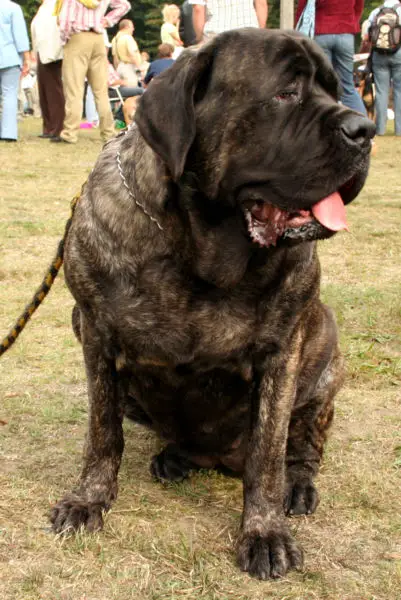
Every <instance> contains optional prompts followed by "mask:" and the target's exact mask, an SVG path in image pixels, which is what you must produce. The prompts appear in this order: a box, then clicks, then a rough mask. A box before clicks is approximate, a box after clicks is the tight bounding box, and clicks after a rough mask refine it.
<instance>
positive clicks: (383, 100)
mask: <svg viewBox="0 0 401 600" xmlns="http://www.w3.org/2000/svg"><path fill="white" fill-rule="evenodd" d="M383 7H386V8H392V9H394V10H395V11H396V13H397V15H398V19H399V23H401V4H400V3H399V2H398V1H397V0H386V1H385V2H384V4H382V5H381V6H379V7H378V8H376V9H375V10H373V11H372V12H371V13H370V15H369V17H368V23H367V28H366V29H367V32H366V35H365V41H366V40H369V37H370V36H369V33H370V31H371V28H372V25H374V23H375V20H376V17H377V15H378V13H379V11H380V10H381V8H383ZM372 73H373V79H374V83H375V91H376V96H375V109H376V134H377V135H384V134H385V133H386V125H387V114H388V112H387V111H388V104H389V93H390V86H391V84H392V86H393V105H394V128H395V135H397V136H401V48H399V49H398V50H396V52H394V53H391V52H389V53H383V52H380V51H379V50H378V49H376V48H375V46H374V45H372Z"/></svg>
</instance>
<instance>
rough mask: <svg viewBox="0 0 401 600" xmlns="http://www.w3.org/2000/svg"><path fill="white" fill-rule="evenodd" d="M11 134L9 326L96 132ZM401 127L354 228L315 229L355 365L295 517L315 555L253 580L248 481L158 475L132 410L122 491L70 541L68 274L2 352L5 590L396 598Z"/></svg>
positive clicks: (76, 360)
mask: <svg viewBox="0 0 401 600" xmlns="http://www.w3.org/2000/svg"><path fill="white" fill-rule="evenodd" d="M21 133H22V136H21V142H20V143H19V144H17V145H2V146H0V296H1V302H0V330H1V331H3V333H4V334H5V333H6V332H7V330H8V328H9V327H10V326H11V325H12V323H13V322H14V320H15V318H16V317H17V316H18V315H19V313H20V311H21V309H22V308H23V307H24V306H25V304H26V303H27V302H28V301H29V300H30V298H31V296H32V294H33V292H34V291H35V289H36V288H37V286H38V284H39V283H40V281H41V278H42V275H43V273H44V272H45V270H46V268H47V266H48V265H49V263H50V261H51V259H52V258H53V255H54V253H55V249H56V247H57V243H58V241H59V239H60V237H61V236H62V234H63V231H64V225H65V221H66V219H67V218H68V216H69V213H70V206H69V205H70V200H71V198H72V197H73V195H74V194H75V193H76V192H77V191H78V190H79V189H80V187H81V184H82V183H83V181H84V180H85V178H86V177H87V175H88V173H89V171H90V169H91V167H92V165H93V163H94V161H95V160H96V156H97V154H98V152H99V151H100V148H101V144H100V141H99V140H98V132H97V131H92V132H90V131H83V132H82V134H81V135H82V137H81V139H80V142H79V145H78V146H76V147H75V146H74V147H69V146H62V147H59V146H58V145H56V147H54V146H55V145H52V144H50V143H49V142H48V141H46V140H40V139H38V138H37V137H36V135H37V134H38V133H39V122H38V121H36V120H34V119H27V120H25V121H24V122H23V123H22V124H21ZM400 156H401V140H399V139H396V138H394V137H392V136H386V137H385V138H380V139H379V141H378V151H377V155H376V156H375V157H374V158H373V159H372V168H371V174H370V177H369V180H368V183H367V185H366V187H365V189H364V191H363V192H362V194H361V196H360V198H359V199H358V200H357V201H356V202H354V203H353V204H352V205H351V206H350V207H349V208H348V210H347V212H348V216H349V222H350V229H351V233H350V234H338V235H337V236H336V237H335V238H333V239H331V240H328V241H327V242H323V243H321V244H320V256H321V261H322V271H323V280H322V296H323V298H324V300H325V301H326V302H327V303H328V304H330V305H331V306H332V307H333V308H334V310H335V312H336V315H337V320H338V323H339V327H340V340H341V346H342V349H343V352H344V354H345V357H346V361H347V369H348V376H347V380H346V384H345V386H344V389H343V390H342V392H341V393H340V394H339V396H338V399H337V411H336V418H335V422H334V426H333V429H332V435H331V438H330V441H329V444H328V446H327V451H326V455H325V461H324V464H323V466H322V469H321V473H320V475H319V478H318V487H319V491H320V494H321V504H320V506H319V508H318V510H317V512H316V514H315V515H313V516H311V517H308V518H299V519H292V520H290V526H291V529H292V530H293V532H294V533H295V535H296V537H297V539H298V540H299V542H300V543H301V544H302V546H303V547H304V550H305V568H304V570H303V572H301V573H290V574H289V575H288V576H287V577H285V578H284V579H283V580H280V581H275V582H259V581H255V580H253V579H251V578H249V577H248V575H246V574H244V573H241V572H240V571H239V570H238V568H237V567H236V565H235V554H234V551H233V549H234V544H235V539H236V533H237V531H238V527H239V524H240V518H241V509H242V489H241V482H240V481H239V480H237V479H233V478H227V477H224V476H223V475H221V474H218V473H215V472H210V471H206V470H204V471H201V472H200V473H197V474H196V475H194V476H193V477H192V478H191V479H190V480H189V481H186V482H184V483H182V484H180V485H166V486H162V485H159V484H157V483H155V482H154V481H153V480H152V479H151V476H150V474H149V461H150V457H151V456H152V455H153V454H154V453H155V452H156V451H157V449H158V447H159V445H158V444H159V443H158V441H157V440H156V439H155V437H154V436H153V435H152V434H151V433H150V432H148V431H146V430H144V429H142V428H141V427H139V426H137V425H134V424H132V423H125V426H124V427H125V433H126V450H125V454H124V458H123V464H122V468H121V473H120V478H119V482H120V492H119V497H118V500H117V502H116V503H115V505H114V506H113V509H112V510H111V512H110V513H109V514H108V515H107V517H106V522H105V528H104V531H102V532H100V533H97V534H87V533H85V532H79V533H78V534H77V535H75V536H71V537H69V538H67V539H63V538H59V537H57V536H54V535H53V534H52V533H51V532H50V530H49V521H48V513H49V510H50V507H51V505H52V504H53V503H54V502H56V501H57V500H58V499H59V498H60V497H61V496H62V495H63V493H64V492H65V491H67V490H69V489H70V488H71V487H72V486H73V485H74V483H75V481H76V480H77V477H78V474H79V471H80V464H81V454H82V449H83V444H84V436H85V428H86V419H87V403H86V383H85V374H84V369H83V364H82V356H81V349H80V347H79V345H78V343H77V342H76V341H75V339H74V336H73V333H72V330H71V327H70V313H71V307H72V305H73V301H72V298H71V297H70V295H69V293H68V291H67V289H66V287H65V284H64V278H63V275H62V273H61V274H60V276H59V278H58V279H57V280H56V283H55V285H54V288H53V290H52V292H51V293H50V294H49V296H48V297H47V299H46V300H45V302H44V304H43V305H42V306H41V307H40V309H39V310H38V312H37V313H36V314H35V315H34V316H33V318H32V321H31V322H30V323H29V324H28V326H27V328H26V330H25V331H24V333H23V334H22V335H21V337H20V338H19V340H18V341H17V343H16V344H15V345H14V346H13V348H12V349H11V350H10V351H9V352H7V353H6V354H5V355H4V356H3V357H2V359H1V360H0V398H1V404H0V598H1V599H2V600H3V599H4V600H131V599H132V600H179V599H191V600H197V599H198V598H199V599H206V600H245V599H247V600H248V599H249V600H266V599H274V600H400V599H401V530H400V483H401V435H400V433H401V418H400V401H401V385H400V383H401V364H400V357H401V318H400V317H401V313H400V308H401V266H400V256H401V236H400V229H401V182H400V177H399V173H400Z"/></svg>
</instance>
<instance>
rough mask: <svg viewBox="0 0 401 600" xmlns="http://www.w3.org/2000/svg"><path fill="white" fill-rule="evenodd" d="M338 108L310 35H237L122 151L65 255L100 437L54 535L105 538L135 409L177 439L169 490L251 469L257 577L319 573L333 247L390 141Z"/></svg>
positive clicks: (179, 78)
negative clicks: (312, 545)
mask: <svg viewBox="0 0 401 600" xmlns="http://www.w3.org/2000/svg"><path fill="white" fill-rule="evenodd" d="M338 96H339V89H338V83H337V79H336V77H335V75H334V73H333V71H332V69H331V67H330V65H329V64H328V62H327V61H326V59H325V57H324V56H323V54H322V52H321V51H320V50H319V49H318V48H317V46H315V45H314V44H313V43H312V42H310V41H309V40H307V39H304V38H303V37H301V36H298V35H296V34H291V33H284V32H279V31H265V30H256V29H252V30H247V29H244V30H241V31H232V32H228V33H224V34H222V35H220V36H218V37H216V38H215V39H214V40H213V41H212V42H210V43H209V44H207V45H205V46H204V47H203V48H202V49H201V50H200V51H199V52H198V53H191V52H187V53H184V54H183V55H182V56H181V57H180V58H179V59H178V60H177V62H176V63H175V65H174V66H173V67H172V68H171V69H169V70H168V71H166V72H165V73H163V74H162V75H161V76H160V77H158V78H157V79H156V80H155V81H154V82H153V83H152V85H151V86H150V87H149V89H148V91H147V92H146V94H145V95H144V96H143V98H142V100H141V102H140V106H139V108H138V111H137V114H136V126H135V127H134V128H133V129H132V130H130V131H129V132H128V133H127V134H126V135H122V136H119V137H118V138H116V139H114V140H112V141H111V142H110V143H108V144H107V145H106V146H105V148H104V150H103V152H102V153H101V155H100V157H99V159H98V161H97V163H96V166H95V168H94V170H93V172H92V173H91V175H90V177H89V180H88V183H87V185H86V187H85V189H84V192H83V195H82V198H81V200H80V202H79V204H78V206H77V209H76V213H75V216H74V219H73V224H72V227H71V230H70V234H69V237H68V241H67V244H66V250H65V274H66V279H67V283H68V285H69V287H70V289H71V292H72V294H73V296H74V298H75V300H76V303H77V306H76V308H75V310H74V319H73V321H74V328H75V331H76V333H77V335H78V337H79V338H80V339H81V340H82V346H83V353H84V358H85V365H86V372H87V378H88V391H89V430H88V437H87V444H86V450H85V456H84V465H83V470H82V475H81V479H80V482H79V484H78V486H77V487H76V488H75V489H74V490H73V491H72V493H70V494H67V495H66V496H65V497H64V498H63V499H62V500H61V501H60V502H59V503H58V504H57V505H56V506H55V508H54V509H53V512H52V522H53V526H54V529H55V531H57V532H62V531H65V530H69V529H77V528H79V527H80V526H81V525H85V526H86V527H87V528H88V529H89V530H94V529H98V528H100V527H101V526H102V514H103V511H105V510H107V509H108V508H109V507H110V505H111V503H112V501H113V500H115V498H116V496H117V474H118V469H119V466H120V463H121V457H122V453H123V448H124V439H123V429H122V421H123V418H124V415H125V416H127V417H130V418H131V419H134V420H135V421H137V422H139V423H143V424H146V425H147V426H149V427H150V428H152V429H153V430H155V431H156V432H157V434H158V435H159V436H160V437H161V438H162V439H164V440H165V442H166V445H165V448H164V450H163V451H162V452H161V453H160V454H159V455H157V456H155V457H154V458H153V459H152V463H151V471H152V473H153V475H154V476H155V477H156V478H157V479H159V480H161V481H166V480H167V481H172V480H173V481H177V480H181V479H183V478H184V477H187V476H188V474H189V471H190V470H191V469H194V468H196V467H197V466H198V467H199V466H202V467H205V466H206V467H214V466H219V465H223V466H225V467H228V468H230V469H232V470H234V471H237V472H241V473H242V476H243V484H244V511H243V518H242V526H241V531H240V535H239V542H238V562H239V565H240V567H241V569H243V570H245V571H249V572H250V573H252V574H253V575H256V576H257V577H260V578H262V579H265V578H268V577H279V576H282V575H284V574H285V573H286V571H287V570H288V569H291V568H294V567H299V566H300V565H301V562H302V554H301V551H300V550H299V548H298V547H297V545H296V543H295V541H294V540H293V538H292V536H291V534H290V532H289V528H288V526H287V523H286V519H285V514H309V513H312V512H313V511H314V510H315V508H316V506H317V503H318V495H317V491H316V488H315V485H314V483H313V479H314V477H315V475H316V473H317V471H318V467H319V463H320V460H321V456H322V449H323V445H324V442H325V438H326V432H327V429H328V427H329V425H330V422H331V420H332V416H333V397H334V395H335V393H336V392H337V390H338V389H339V387H340V384H341V380H342V362H341V358H340V353H339V350H338V346H337V334H336V326H335V322H334V318H333V315H332V313H331V311H330V310H329V309H328V308H327V307H326V306H325V305H323V304H322V303H321V302H320V300H319V279H320V267H319V261H318V258H317V254H316V242H315V240H317V239H322V238H328V237H330V236H331V235H333V233H334V232H335V231H336V230H338V229H341V228H344V227H345V212H344V204H343V203H345V204H348V203H349V202H351V201H352V200H353V199H354V198H355V197H356V196H357V194H358V193H359V191H360V190H361V188H362V186H363V184H364V181H365V178H366V175H367V170H368V162H369V151H370V146H371V140H370V138H371V137H372V136H373V134H374V126H373V124H372V123H371V122H370V121H368V120H367V119H365V118H363V117H362V116H361V115H358V114H357V113H354V112H352V111H350V110H348V109H345V108H344V107H342V106H340V105H339V104H338V103H337V100H338ZM338 260H341V255H339V257H338Z"/></svg>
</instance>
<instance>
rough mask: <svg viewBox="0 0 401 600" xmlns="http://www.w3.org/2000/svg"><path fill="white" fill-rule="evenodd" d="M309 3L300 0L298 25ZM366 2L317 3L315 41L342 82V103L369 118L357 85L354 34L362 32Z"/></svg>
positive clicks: (333, 0) (338, 0)
mask: <svg viewBox="0 0 401 600" xmlns="http://www.w3.org/2000/svg"><path fill="white" fill-rule="evenodd" d="M306 4H307V0H299V2H298V7H297V12H296V16H295V20H296V22H298V20H299V18H300V16H301V13H302V11H303V10H304V8H305V6H306ZM363 5H364V0H316V4H315V10H316V15H315V36H314V39H315V41H316V42H317V43H318V44H319V46H320V47H321V48H322V49H323V50H324V52H325V54H326V56H327V58H328V59H329V60H330V62H331V63H332V65H333V68H334V70H335V71H336V73H337V75H338V76H339V78H340V81H341V85H342V88H343V94H342V96H341V102H342V103H343V104H344V105H345V106H347V107H348V108H351V109H353V110H356V111H358V112H360V113H362V114H363V115H366V109H365V106H364V104H363V102H362V99H361V97H360V95H359V94H358V92H357V90H356V88H355V85H354V75H353V73H354V53H355V34H356V33H358V32H359V30H360V26H359V22H360V20H361V16H362V11H363Z"/></svg>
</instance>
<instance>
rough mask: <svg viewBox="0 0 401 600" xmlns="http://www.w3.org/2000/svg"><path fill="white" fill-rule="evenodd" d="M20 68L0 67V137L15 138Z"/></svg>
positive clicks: (16, 133) (16, 134) (16, 132)
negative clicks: (0, 111)
mask: <svg viewBox="0 0 401 600" xmlns="http://www.w3.org/2000/svg"><path fill="white" fill-rule="evenodd" d="M20 74H21V69H20V68H19V67H18V66H15V67H7V68H6V69H0V92H1V99H2V113H1V119H0V138H7V139H11V140H16V139H17V137H18V131H17V111H18V85H19V78H20Z"/></svg>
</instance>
